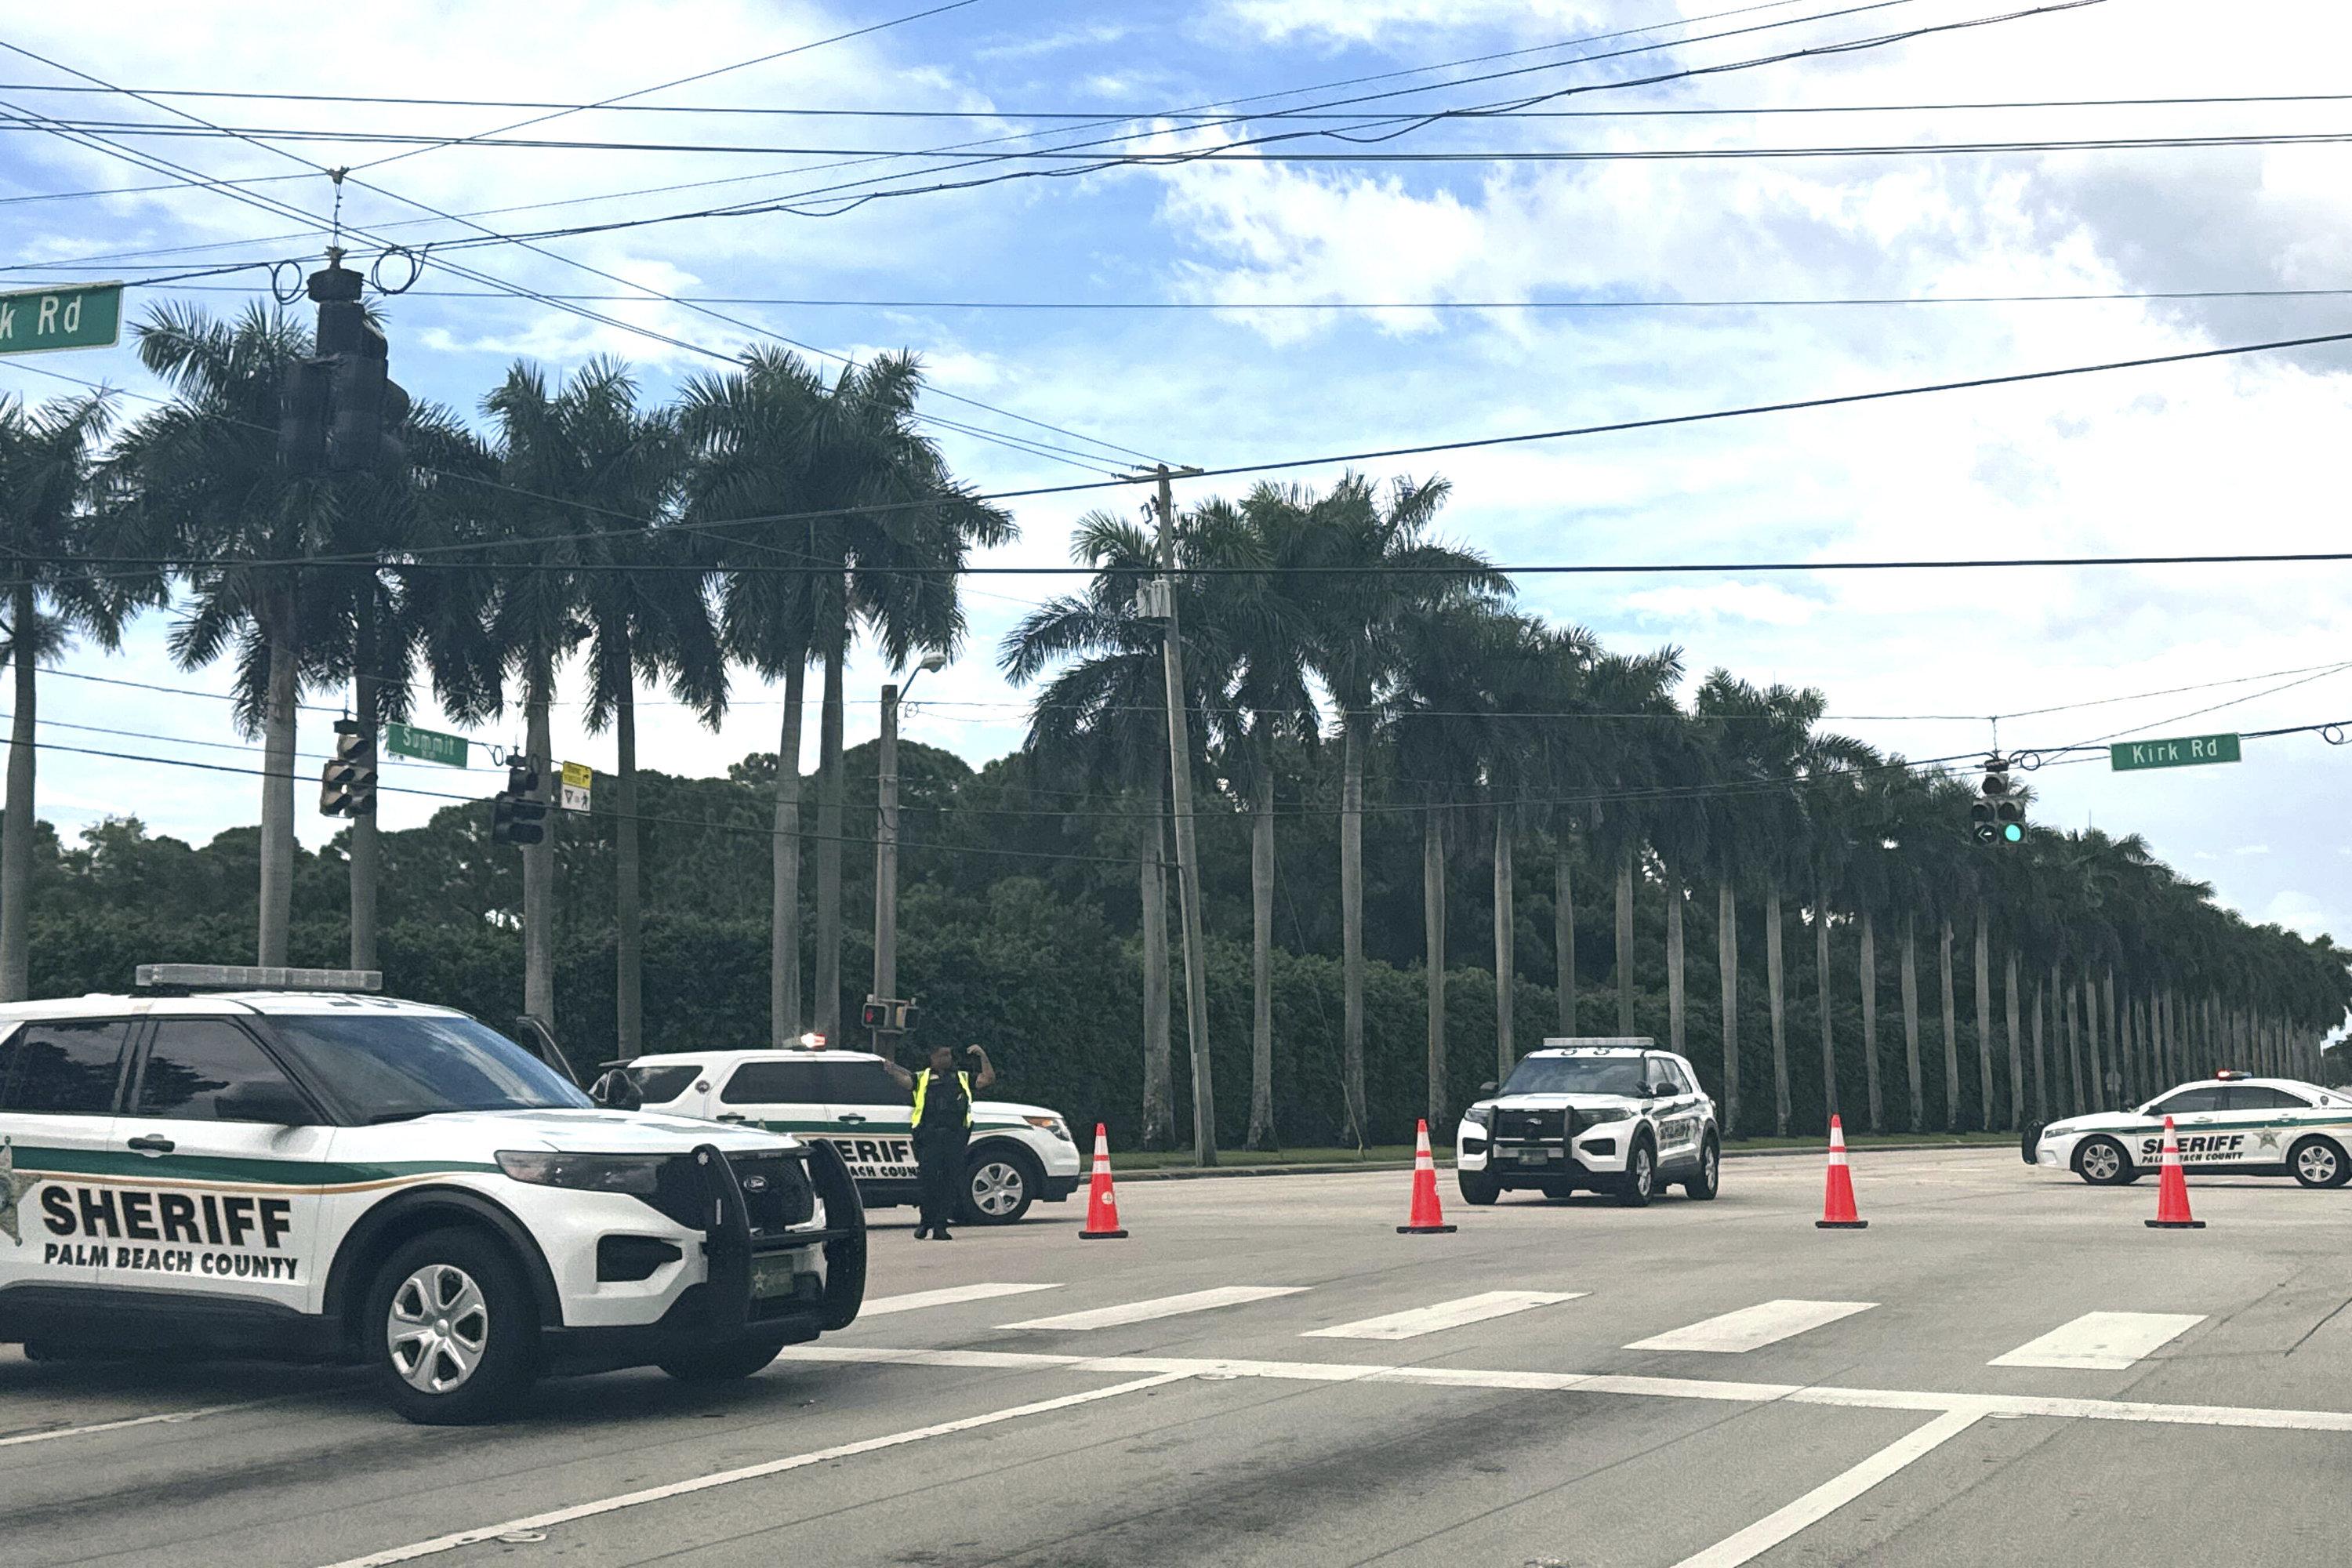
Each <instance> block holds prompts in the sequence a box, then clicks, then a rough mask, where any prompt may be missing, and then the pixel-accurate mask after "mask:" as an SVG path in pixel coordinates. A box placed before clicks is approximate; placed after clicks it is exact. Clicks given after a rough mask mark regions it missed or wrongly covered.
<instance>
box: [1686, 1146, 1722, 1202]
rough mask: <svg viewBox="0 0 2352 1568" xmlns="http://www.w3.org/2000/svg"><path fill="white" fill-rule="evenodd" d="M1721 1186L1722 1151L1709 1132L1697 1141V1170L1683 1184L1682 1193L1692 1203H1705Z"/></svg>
mask: <svg viewBox="0 0 2352 1568" xmlns="http://www.w3.org/2000/svg"><path fill="white" fill-rule="evenodd" d="M1722 1184H1723V1151H1722V1150H1721V1149H1720V1148H1719V1147H1717V1144H1716V1142H1715V1134H1714V1133H1712V1132H1710V1133H1708V1134H1707V1135H1706V1137H1705V1138H1702V1139H1700V1140H1699V1145H1698V1169H1696V1170H1695V1171H1693V1172H1692V1173H1691V1179H1690V1180H1689V1181H1687V1182H1685V1183H1684V1184H1683V1192H1684V1193H1685V1194H1686V1195H1688V1196H1689V1198H1690V1199H1691V1201H1692V1202H1694V1203H1702V1204H1703V1203H1706V1202H1707V1201H1708V1200H1709V1199H1711V1198H1713V1197H1714V1196H1715V1194H1716V1193H1717V1190H1718V1189H1719V1188H1720V1187H1721V1186H1722Z"/></svg>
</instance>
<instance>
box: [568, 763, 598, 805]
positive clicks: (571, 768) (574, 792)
mask: <svg viewBox="0 0 2352 1568" xmlns="http://www.w3.org/2000/svg"><path fill="white" fill-rule="evenodd" d="M595 778H596V773H595V770H594V769H593V768H591V767H589V766H588V765H587V764H586V763H564V764H563V809H564V810H566V811H586V810H587V809H588V789H589V785H590V784H593V783H594V782H595Z"/></svg>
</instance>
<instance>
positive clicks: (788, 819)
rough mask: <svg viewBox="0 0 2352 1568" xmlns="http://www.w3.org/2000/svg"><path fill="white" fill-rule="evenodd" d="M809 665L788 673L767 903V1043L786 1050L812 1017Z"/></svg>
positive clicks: (799, 663)
mask: <svg viewBox="0 0 2352 1568" xmlns="http://www.w3.org/2000/svg"><path fill="white" fill-rule="evenodd" d="M807 692H808V663H807V661H806V660H804V659H794V660H793V662H792V663H791V664H790V665H789V666H787V667H786V668H785V670H784V719H783V730H782V733H781V734H779V735H778V736H777V738H776V826H775V833H774V837H772V839H771V841H770V844H771V848H772V855H771V859H772V863H773V875H774V879H773V882H772V885H771V887H770V890H769V903H768V1043H769V1045H770V1046H771V1047H773V1048H774V1049H776V1050H780V1051H781V1050H786V1049H789V1048H790V1047H793V1046H796V1045H798V1044H799V1043H800V1037H801V1035H802V1032H803V1030H804V1029H805V1028H806V1027H807V1019H808V1015H807V1014H806V1013H805V1012H803V1010H802V999H801V716H802V710H803V707H804V706H805V701H804V700H805V698H806V696H807Z"/></svg>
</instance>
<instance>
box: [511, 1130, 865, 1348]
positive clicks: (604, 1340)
mask: <svg viewBox="0 0 2352 1568" xmlns="http://www.w3.org/2000/svg"><path fill="white" fill-rule="evenodd" d="M782 1162H789V1163H791V1165H792V1166H793V1167H794V1168H795V1169H794V1170H793V1171H792V1172H789V1173H788V1172H787V1171H785V1170H784V1169H783V1168H782ZM769 1165H776V1166H778V1168H777V1169H776V1170H775V1171H774V1172H772V1173H771V1172H769V1171H767V1170H764V1169H761V1168H760V1167H764V1166H769ZM803 1172H804V1173H805V1184H804V1186H803V1184H801V1183H799V1182H796V1181H791V1180H787V1179H786V1178H787V1177H788V1176H791V1175H797V1174H799V1173H803ZM747 1184H748V1185H750V1187H751V1190H750V1191H747V1190H746V1188H747ZM803 1194H807V1195H812V1196H813V1197H814V1203H807V1202H803V1201H802V1199H803ZM679 1195H680V1196H682V1197H684V1198H685V1199H687V1200H688V1202H690V1203H691V1204H692V1205H694V1208H695V1211H696V1217H697V1218H698V1219H700V1220H701V1221H702V1224H701V1226H700V1229H701V1232H702V1244H701V1245H702V1253H703V1268H704V1276H703V1279H701V1280H700V1281H699V1282H698V1283H696V1284H693V1285H689V1286H688V1287H687V1288H686V1289H684V1290H682V1291H680V1292H679V1293H678V1296H677V1300H675V1301H673V1302H671V1304H670V1306H669V1309H668V1310H667V1311H665V1312H664V1313H663V1314H662V1315H661V1317H660V1318H659V1319H658V1320H657V1321H654V1322H650V1323H630V1324H616V1325H611V1326H605V1327H593V1328H551V1329H549V1330H547V1331H545V1334H544V1336H543V1342H544V1345H545V1348H546V1350H547V1352H548V1359H549V1361H550V1362H551V1363H552V1364H554V1365H555V1366H557V1367H560V1368H562V1369H563V1370H566V1371H583V1370H593V1369H595V1368H598V1367H618V1366H634V1365H644V1364H646V1363H652V1362H657V1361H663V1360H667V1359H668V1358H669V1357H671V1356H674V1355H679V1354H684V1353H686V1352H693V1351H698V1350H707V1349H709V1348H711V1347H713V1346H717V1345H727V1344H736V1343H741V1342H766V1343H772V1344H775V1345H780V1346H781V1345H788V1344H800V1343H803V1342H807V1341H809V1340H813V1339H815V1338H816V1337H817V1336H818V1334H820V1333H823V1332H824V1331H829V1330H834V1329H842V1328H846V1327H848V1326H849V1324H850V1323H852V1322H854V1321H856V1317H857V1312H858V1309H859V1308H860V1307H861V1306H863V1305H864V1303H865V1300H866V1211H865V1208H864V1206H863V1205H861V1204H860V1203H859V1202H858V1197H857V1184H856V1182H855V1181H853V1180H852V1179H851V1177H850V1174H849V1167H848V1165H847V1164H846V1163H845V1162H844V1161H843V1159H842V1157H841V1154H840V1152H839V1151H838V1150H836V1149H835V1148H834V1147H833V1145H832V1144H830V1143H828V1142H824V1140H823V1139H812V1140H810V1141H809V1142H807V1143H805V1144H803V1146H802V1148H801V1149H800V1150H799V1151H796V1152H787V1153H782V1154H777V1155H761V1156H746V1155H743V1154H740V1153H739V1154H737V1155H736V1156H734V1157H733V1158H732V1159H730V1158H729V1157H728V1156H727V1155H726V1154H725V1153H723V1152H720V1151H719V1149H718V1148H717V1147H716V1146H714V1145H712V1144H709V1143H705V1144H702V1145H700V1146H699V1147H698V1148H697V1149H696V1150H695V1151H694V1153H693V1180H692V1184H691V1186H690V1190H689V1191H688V1192H686V1193H684V1194H679ZM818 1214H822V1215H823V1216H824V1224H823V1225H822V1226H809V1225H808V1222H809V1220H810V1219H812V1218H814V1217H815V1216H816V1215H818Z"/></svg>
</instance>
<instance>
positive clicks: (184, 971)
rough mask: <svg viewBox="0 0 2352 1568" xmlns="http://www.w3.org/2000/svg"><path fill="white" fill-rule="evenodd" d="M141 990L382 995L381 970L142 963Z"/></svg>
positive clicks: (140, 969)
mask: <svg viewBox="0 0 2352 1568" xmlns="http://www.w3.org/2000/svg"><path fill="white" fill-rule="evenodd" d="M138 983H139V984H141V985H142V986H151V985H172V986H179V987H182V988H184V989H186V990H190V991H381V990H383V970H381V969H279V968H275V967H271V968H264V967H262V966H260V965H258V964H248V963H142V964H141V965H140V966H139V970H138Z"/></svg>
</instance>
